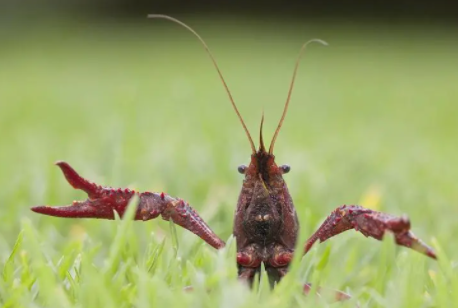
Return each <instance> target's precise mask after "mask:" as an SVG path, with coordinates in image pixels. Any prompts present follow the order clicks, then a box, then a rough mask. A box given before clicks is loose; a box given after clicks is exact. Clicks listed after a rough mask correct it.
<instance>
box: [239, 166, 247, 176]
mask: <svg viewBox="0 0 458 308" xmlns="http://www.w3.org/2000/svg"><path fill="white" fill-rule="evenodd" d="M246 169H247V166H245V165H240V166H239V167H238V168H237V170H238V172H239V173H240V174H245V172H246Z"/></svg>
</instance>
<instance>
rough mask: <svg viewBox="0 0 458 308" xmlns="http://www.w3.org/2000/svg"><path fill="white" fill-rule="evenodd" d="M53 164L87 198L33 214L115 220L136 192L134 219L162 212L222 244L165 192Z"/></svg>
mask: <svg viewBox="0 0 458 308" xmlns="http://www.w3.org/2000/svg"><path fill="white" fill-rule="evenodd" d="M56 165H57V166H59V168H60V169H61V170H62V172H63V174H64V176H65V178H66V179H67V181H68V182H69V183H70V185H72V186H73V188H75V189H81V190H83V191H85V192H86V193H87V194H88V196H89V198H88V199H87V200H85V201H74V202H73V203H72V204H71V205H69V206H56V207H51V206H35V207H32V211H34V212H35V213H39V214H44V215H49V216H56V217H64V218H100V219H114V218H115V215H114V212H115V211H116V212H117V213H118V215H119V216H120V217H123V215H124V212H125V211H126V209H127V206H128V204H129V201H130V199H131V198H132V197H133V196H134V195H135V194H136V195H138V197H139V202H138V205H137V211H136V214H135V217H134V219H135V220H143V221H146V220H150V219H154V218H156V217H158V216H159V215H161V216H162V218H163V219H164V220H170V219H171V220H172V221H173V222H175V223H176V224H178V225H180V226H182V227H183V228H185V229H187V230H189V231H191V232H193V233H194V234H196V235H197V236H199V237H200V238H202V239H203V240H204V241H206V242H207V243H208V244H210V245H211V246H213V247H215V248H217V249H219V248H222V247H224V246H225V243H224V241H222V240H221V239H220V238H219V237H218V236H217V235H216V234H215V233H214V232H213V231H212V230H211V229H210V227H209V226H208V225H207V224H206V223H205V221H203V220H202V218H201V217H200V216H199V214H197V212H196V211H194V209H193V208H192V207H191V206H190V205H189V204H188V203H186V202H184V201H183V200H181V199H176V198H173V197H171V196H168V195H166V194H164V193H160V194H158V193H151V192H143V193H137V192H135V191H132V190H130V189H128V188H126V189H121V188H118V189H114V188H111V187H102V186H99V185H97V184H95V183H92V182H90V181H88V180H86V179H84V178H83V177H81V176H80V175H79V174H78V173H77V172H76V171H75V170H74V169H73V168H72V167H71V166H70V165H69V164H67V163H66V162H63V161H59V162H57V163H56Z"/></svg>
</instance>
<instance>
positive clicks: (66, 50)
mask: <svg viewBox="0 0 458 308" xmlns="http://www.w3.org/2000/svg"><path fill="white" fill-rule="evenodd" d="M185 20H186V21H188V22H189V23H190V24H192V25H195V26H196V29H197V30H198V31H199V32H201V34H202V36H204V38H206V40H207V42H208V44H209V45H210V46H211V47H212V49H213V52H214V53H215V55H216V58H217V59H218V62H219V65H220V66H221V69H222V71H223V73H224V75H225V77H226V79H227V81H228V83H229V86H230V88H231V90H232V92H233V95H234V97H235V98H236V101H237V102H238V104H239V108H240V110H241V113H242V114H243V116H244V118H245V121H246V122H247V124H248V127H249V129H250V130H251V131H252V134H253V135H254V136H257V130H258V125H259V121H260V117H261V112H262V110H264V112H265V115H266V123H265V135H266V137H265V138H266V139H267V140H269V139H270V136H271V135H272V133H273V130H274V129H275V126H276V124H277V121H278V119H279V117H280V112H281V110H282V107H283V106H282V104H283V102H284V100H285V97H286V91H287V87H288V84H289V82H290V78H291V73H292V68H293V64H294V61H295V57H296V54H297V52H298V50H299V47H300V44H301V43H302V42H303V41H305V40H307V39H309V38H312V37H319V38H322V39H324V40H327V41H328V42H329V44H330V46H329V47H326V48H325V47H322V46H319V45H315V46H311V48H310V50H309V51H308V53H307V55H306V57H305V59H304V60H303V63H302V66H301V69H300V72H299V75H298V79H297V84H296V89H295V92H294V94H293V98H292V103H291V106H290V112H289V114H288V115H287V118H286V121H285V124H284V127H283V129H282V131H281V133H280V135H279V139H278V142H277V145H276V157H277V162H278V163H289V164H290V165H291V167H292V170H291V172H290V173H289V174H288V175H287V176H286V181H287V183H288V185H289V187H290V192H291V194H292V196H293V198H294V200H295V204H296V207H297V211H298V214H299V218H300V221H301V230H300V237H301V243H302V242H304V241H305V239H306V238H307V236H308V235H310V234H311V233H312V232H313V231H314V229H315V228H316V227H317V226H318V225H319V224H320V222H321V221H322V220H323V219H324V217H325V216H326V215H327V214H328V213H329V212H330V211H332V210H333V209H334V208H335V207H337V206H338V205H341V204H353V203H362V204H365V205H367V206H370V207H372V208H376V209H379V210H381V211H385V212H390V213H393V214H396V215H400V214H403V213H408V215H409V216H410V218H411V220H412V226H413V231H414V232H415V233H416V234H417V235H418V236H420V237H421V238H423V239H424V240H425V241H426V242H427V243H429V244H431V245H432V246H433V247H434V248H435V249H436V250H437V251H438V253H439V261H438V262H434V261H432V260H429V259H427V258H425V257H423V256H422V255H420V254H418V253H416V252H414V251H410V250H408V249H405V248H399V247H395V245H394V244H393V243H392V239H391V238H390V237H388V238H387V240H385V241H383V242H382V243H380V242H377V241H375V240H373V239H366V238H364V237H363V236H362V235H361V234H358V233H356V232H347V233H345V234H342V235H340V236H339V237H336V238H333V239H332V240H329V241H328V242H326V243H324V244H322V245H316V246H315V247H314V248H313V249H312V251H311V252H310V253H309V254H307V255H306V256H305V257H304V258H300V256H299V255H297V258H296V259H295V262H294V264H293V267H292V270H291V273H290V274H289V275H288V276H287V278H286V279H285V280H284V281H283V282H282V283H281V284H280V285H278V287H277V288H276V289H275V290H273V291H270V290H269V288H268V286H267V282H266V280H265V277H261V278H262V279H261V281H260V283H259V285H256V286H255V288H254V289H253V290H252V291H250V290H247V289H245V288H244V287H243V286H241V285H240V284H238V283H237V279H236V276H237V272H236V266H235V261H234V259H235V247H234V242H233V239H231V231H232V219H233V212H234V209H235V204H236V201H237V196H238V193H239V189H240V185H241V181H242V177H241V176H240V175H239V174H238V173H237V166H238V165H239V164H242V163H247V162H248V159H249V153H250V149H249V146H248V142H247V140H246V137H245V136H244V134H243V131H242V128H241V127H240V124H239V123H238V121H237V119H236V117H235V115H234V114H233V111H232V109H231V106H230V104H229V103H228V100H227V97H226V94H225V93H224V90H223V88H222V86H221V84H220V81H219V80H218V78H217V75H216V73H215V72H214V70H213V68H212V66H211V63H210V61H209V60H208V58H207V56H206V55H205V53H204V52H203V50H202V48H201V47H200V46H199V45H198V43H197V42H196V40H195V39H194V38H193V37H192V36H191V35H190V34H189V33H187V32H185V31H184V30H183V29H181V28H179V27H177V26H175V25H171V24H166V23H165V22H161V21H149V22H148V23H147V24H146V23H145V24H132V23H129V24H100V23H99V24H89V25H82V24H78V23H72V22H67V23H57V22H56V23H49V24H47V25H43V26H41V27H38V26H37V27H36V28H35V29H29V30H28V31H27V32H26V31H22V32H21V31H20V30H17V31H18V32H11V33H9V36H8V37H6V38H5V39H6V44H2V45H3V47H2V50H1V51H0V59H1V60H0V66H1V67H2V69H1V72H0V79H1V80H2V82H0V104H1V105H0V106H1V107H0V132H1V138H0V149H1V151H0V166H1V167H0V170H1V173H0V187H1V190H0V204H1V206H2V211H1V214H0V270H2V277H0V303H2V305H3V307H59V308H61V307H179V306H181V307H185V306H186V307H250V308H251V307H317V306H323V307H326V306H328V305H332V306H333V307H355V306H356V304H359V307H452V306H454V305H455V303H456V302H458V278H457V277H458V275H457V259H458V241H457V240H456V239H455V236H456V234H458V224H457V218H456V217H458V193H457V189H456V178H457V175H458V155H457V154H456V153H457V149H458V148H457V146H456V136H457V134H458V126H457V124H456V116H457V114H458V113H457V111H458V107H457V105H456V100H457V99H458V87H456V84H457V81H458V76H457V73H456V67H458V58H457V57H456V54H457V52H458V44H456V40H453V35H452V31H448V30H450V29H445V28H432V27H429V28H426V27H407V26H404V27H401V26H399V27H396V26H391V27H389V26H381V25H375V24H374V25H364V26H361V25H359V26H358V25H349V24H348V25H341V24H337V23H336V24H326V25H325V24H320V23H308V24H307V23H304V24H292V23H291V24H288V23H279V22H278V23H276V22H272V23H266V22H261V21H259V22H255V21H251V22H248V21H246V20H239V21H238V22H237V23H235V22H234V21H230V20H226V19H221V20H218V22H216V21H215V20H211V19H202V18H200V19H192V18H187V19H185ZM30 31H32V32H30ZM427 41H431V42H432V43H430V44H426V43H425V42H427ZM56 160H65V161H67V162H69V163H71V164H72V165H73V166H74V167H75V168H76V170H78V171H79V172H80V173H81V174H82V175H84V176H85V177H87V178H89V179H91V180H94V181H96V182H98V183H101V184H105V185H110V186H114V187H118V186H119V187H126V186H129V187H134V188H136V189H139V190H153V191H166V192H168V193H169V194H171V195H173V196H179V197H182V198H184V199H186V200H188V201H189V202H190V203H191V204H192V205H193V206H194V207H195V208H196V209H198V210H199V212H200V213H201V215H202V216H203V217H204V218H205V219H206V220H207V221H208V223H209V224H210V225H211V226H212V228H213V229H214V231H215V232H216V233H217V234H219V235H221V237H222V238H223V239H230V242H231V243H232V244H230V245H228V248H227V249H225V250H223V251H220V252H216V251H214V250H213V249H212V248H211V247H209V246H208V245H206V244H205V243H203V242H202V241H201V240H200V239H199V238H197V237H196V236H194V235H193V234H191V233H189V232H186V231H184V230H182V229H180V228H176V229H175V227H174V226H173V225H170V224H169V223H167V222H165V221H162V220H156V221H149V222H146V223H141V222H133V221H129V220H122V221H115V222H113V221H99V220H64V219H56V218H52V217H44V216H39V215H36V214H33V213H32V212H30V210H29V207H30V206H32V205H39V204H51V205H60V204H69V203H70V202H71V201H72V200H75V199H83V198H85V197H86V196H85V195H84V194H83V193H82V192H79V191H75V190H73V189H72V188H71V187H70V186H69V185H68V184H67V183H66V182H65V180H64V179H63V176H62V175H61V174H60V171H59V170H58V169H57V168H56V167H55V166H53V162H54V161H56ZM306 281H311V282H313V283H315V284H319V285H322V286H326V287H328V288H336V289H341V290H344V291H347V292H349V293H350V294H352V296H353V298H352V299H351V300H349V301H347V302H345V303H341V304H331V303H330V301H328V300H326V299H325V298H324V299H319V298H316V297H313V296H308V297H305V296H303V295H302V294H301V291H300V288H301V284H302V283H304V282H306ZM188 285H192V286H193V287H194V292H189V293H187V292H183V291H182V288H183V287H185V286H188ZM207 289H210V290H211V292H207Z"/></svg>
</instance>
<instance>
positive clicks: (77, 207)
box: [31, 200, 114, 219]
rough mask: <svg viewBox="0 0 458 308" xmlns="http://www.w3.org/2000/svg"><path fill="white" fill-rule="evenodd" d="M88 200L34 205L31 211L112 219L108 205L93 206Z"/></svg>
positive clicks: (71, 216) (74, 216)
mask: <svg viewBox="0 0 458 308" xmlns="http://www.w3.org/2000/svg"><path fill="white" fill-rule="evenodd" d="M90 203H91V202H90V201H89V200H86V201H75V202H73V204H72V205H68V206H47V205H42V206H34V207H32V208H31V210H32V211H34V212H35V213H39V214H44V215H49V216H55V217H63V218H100V219H114V213H113V209H112V208H111V207H110V206H104V205H103V204H98V205H96V206H93V205H91V204H90Z"/></svg>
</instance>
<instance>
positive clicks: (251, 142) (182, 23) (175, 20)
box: [148, 14, 256, 154]
mask: <svg viewBox="0 0 458 308" xmlns="http://www.w3.org/2000/svg"><path fill="white" fill-rule="evenodd" d="M148 18H160V19H167V20H170V21H172V22H174V23H176V24H179V25H180V26H182V27H184V28H186V29H187V30H188V31H190V32H191V33H192V34H194V35H195V36H196V37H197V39H198V40H199V41H200V42H201V43H202V45H203V46H204V49H205V51H206V52H207V54H208V56H209V57H210V59H211V61H212V62H213V66H214V67H215V68H216V71H217V72H218V75H219V78H220V79H221V82H222V83H223V86H224V89H225V90H226V92H227V95H228V96H229V100H230V101H231V104H232V107H233V108H234V111H235V113H236V114H237V117H238V118H239V120H240V122H241V123H242V126H243V129H244V130H245V133H246V135H247V137H248V141H249V142H250V146H251V150H252V152H253V154H255V153H256V147H255V146H254V142H253V138H251V135H250V132H249V131H248V128H247V127H246V125H245V122H244V121H243V118H242V115H241V114H240V112H239V109H238V108H237V105H236V104H235V101H234V98H233V97H232V94H231V91H230V90H229V87H228V85H227V83H226V81H225V80H224V77H223V74H222V73H221V70H220V69H219V66H218V64H217V63H216V60H215V57H213V54H212V53H211V51H210V48H208V45H207V44H206V43H205V41H204V39H203V38H202V37H201V36H200V35H199V34H198V33H197V32H196V31H195V30H194V29H193V28H191V27H190V26H188V25H187V24H185V23H184V22H182V21H180V20H178V19H176V18H173V17H171V16H168V15H160V14H149V15H148Z"/></svg>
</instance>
